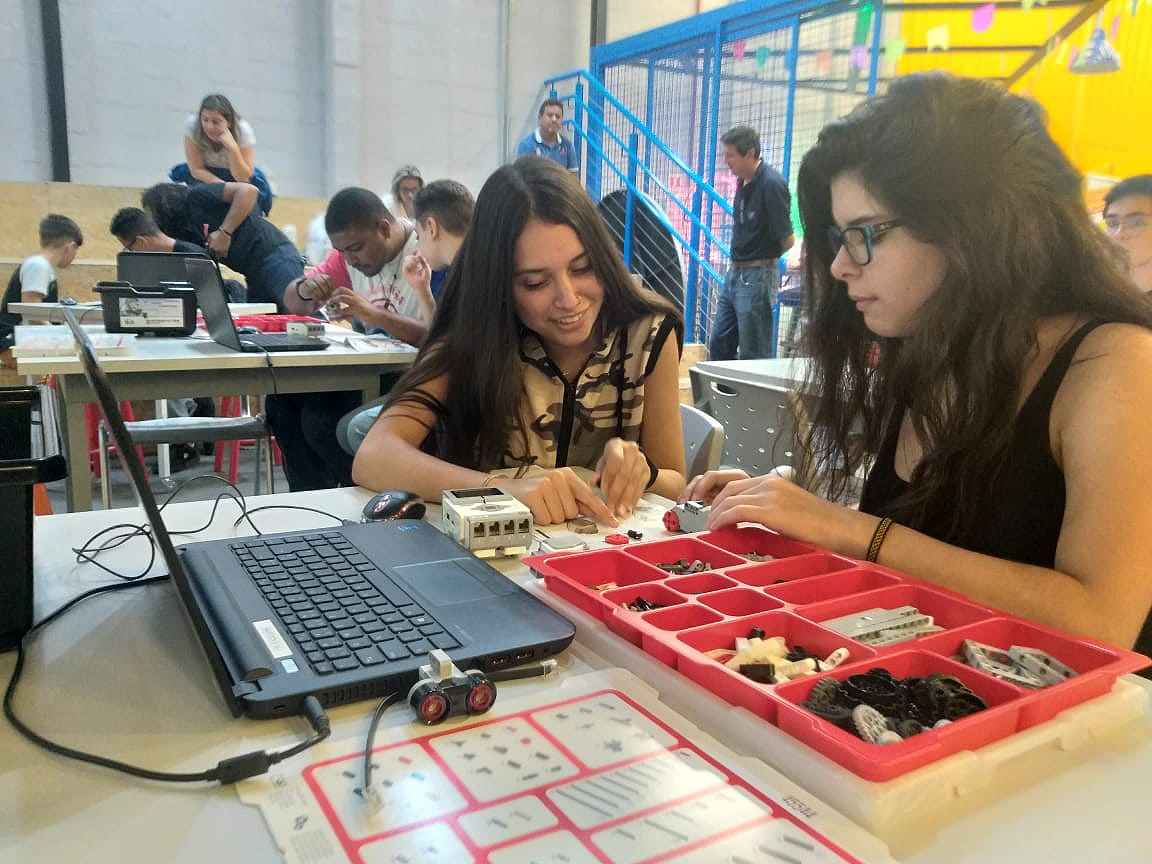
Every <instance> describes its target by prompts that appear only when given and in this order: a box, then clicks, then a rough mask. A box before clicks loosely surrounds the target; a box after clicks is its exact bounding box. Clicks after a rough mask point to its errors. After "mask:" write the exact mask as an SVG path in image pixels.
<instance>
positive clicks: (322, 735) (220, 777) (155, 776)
mask: <svg viewBox="0 0 1152 864" xmlns="http://www.w3.org/2000/svg"><path fill="white" fill-rule="evenodd" d="M168 579H169V577H168V576H166V575H165V576H152V577H150V578H148V579H140V580H139V581H135V582H133V583H132V584H131V585H125V584H122V583H116V582H114V583H112V584H110V585H101V586H98V587H96V588H92V589H90V590H88V591H85V592H84V593H83V594H80V595H78V596H76V597H73V598H72V599H71V600H69V601H68V602H67V603H65V604H64V605H63V606H61V607H60V608H58V609H57V610H56V611H55V612H52V613H51V614H49V615H48V617H46V618H44V620H42V621H40V622H39V623H37V624H35V625H34V626H33V627H32V628H31V629H30V630H29V631H28V632H27V633H25V634H24V636H23V638H21V640H20V642H19V643H18V644H17V646H16V663H15V665H14V666H13V668H12V675H11V677H10V678H9V679H8V687H7V688H6V689H5V691H4V716H5V717H6V718H7V720H8V722H9V723H10V724H12V728H14V729H15V730H16V731H17V732H19V733H20V734H21V735H23V736H24V737H25V738H26V739H28V740H29V741H31V742H32V743H33V744H35V745H37V746H38V747H42V748H44V749H45V750H47V751H48V752H49V753H54V754H56V755H57V756H63V757H65V758H66V759H75V760H77V761H80V762H87V763H89V764H91V765H98V766H100V767H103V768H109V769H111V770H113V771H119V772H121V773H123V774H129V775H131V776H133V777H139V778H141V779H143V780H158V781H160V782H166V783H199V782H204V783H209V782H219V783H221V784H225V783H234V782H236V781H237V780H242V779H245V778H247V777H254V776H256V775H258V774H263V773H265V772H266V771H267V770H268V768H269V767H271V766H272V765H275V764H277V763H279V762H282V761H284V760H285V759H288V758H290V757H292V756H295V755H296V754H298V753H302V752H303V751H305V750H307V749H308V748H310V747H314V746H316V745H317V744H319V743H320V742H321V741H323V740H324V739H326V738H327V737H328V736H329V735H330V734H331V729H330V727H329V725H328V718H327V716H326V715H325V714H324V711H323V709H322V708H321V707H320V703H319V700H318V699H316V697H315V696H309V697H308V698H307V699H305V701H304V714H305V717H306V718H307V720H308V723H309V725H311V726H312V728H313V730H314V731H315V732H316V734H315V735H314V736H312V737H310V738H307V739H305V740H304V741H301V742H300V743H298V744H295V745H293V746H292V747H289V748H287V749H285V750H279V751H273V752H271V753H269V752H268V751H265V750H254V751H252V752H249V753H245V754H243V755H241V756H237V757H233V758H231V759H222V760H221V761H220V762H218V763H217V764H216V766H215V767H214V768H210V769H208V770H206V771H194V772H168V771H154V770H152V769H151V768H141V767H140V766H139V765H133V764H131V763H129V762H121V761H120V760H118V759H111V758H109V757H107V756H99V755H97V754H95V753H87V752H85V751H83V750H77V749H75V748H73V747H67V746H65V745H63V744H59V743H57V742H55V741H53V740H51V739H50V738H45V737H44V736H43V735H41V734H40V733H38V732H35V731H33V730H32V729H31V728H30V727H29V726H27V725H25V723H24V721H22V720H21V719H20V718H19V717H17V716H16V709H15V708H14V707H13V702H14V701H15V698H16V687H17V685H18V684H19V682H20V678H21V675H22V673H23V671H24V658H25V650H26V647H27V645H28V644H29V643H30V642H31V641H32V639H33V637H34V636H35V635H36V634H37V633H39V632H40V631H41V630H42V629H44V628H45V627H46V626H48V625H49V624H51V623H52V622H53V621H55V620H56V619H58V618H60V617H61V616H62V615H63V614H64V613H65V612H68V611H69V610H70V609H72V608H73V607H75V606H76V605H77V604H79V603H81V602H82V601H84V600H87V599H89V598H90V597H95V596H97V595H99V594H105V593H108V592H109V591H118V590H121V589H124V588H130V587H136V586H139V585H156V584H159V583H162V582H167V581H168Z"/></svg>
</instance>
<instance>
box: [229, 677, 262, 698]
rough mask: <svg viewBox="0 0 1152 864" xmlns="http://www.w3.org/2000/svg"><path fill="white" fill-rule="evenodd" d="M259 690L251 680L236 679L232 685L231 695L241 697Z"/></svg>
mask: <svg viewBox="0 0 1152 864" xmlns="http://www.w3.org/2000/svg"><path fill="white" fill-rule="evenodd" d="M259 692H260V688H259V687H258V686H256V684H254V683H253V682H251V681H237V682H236V683H235V684H233V685H232V695H233V696H235V697H236V698H237V699H243V698H244V697H245V696H251V695H252V694H254V693H259Z"/></svg>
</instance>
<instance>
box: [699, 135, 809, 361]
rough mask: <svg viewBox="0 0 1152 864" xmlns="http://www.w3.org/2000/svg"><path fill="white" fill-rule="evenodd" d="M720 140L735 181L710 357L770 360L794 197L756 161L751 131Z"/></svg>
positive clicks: (756, 144)
mask: <svg viewBox="0 0 1152 864" xmlns="http://www.w3.org/2000/svg"><path fill="white" fill-rule="evenodd" d="M720 141H721V142H722V143H723V144H724V163H725V164H726V165H727V166H728V169H729V170H730V171H731V172H732V173H733V174H735V175H736V177H737V178H738V180H737V184H736V196H735V198H734V199H733V201H732V209H733V211H734V213H733V217H732V267H731V268H730V269H729V271H728V275H727V276H726V277H725V279H724V284H723V285H722V286H720V291H719V295H718V298H717V302H716V311H715V314H714V315H713V318H712V332H711V335H710V338H709V340H708V359H709V360H735V359H736V357H737V354H739V357H740V359H741V360H751V359H755V358H758V357H770V356H771V355H772V304H773V303H774V302H775V300H776V290H777V288H778V287H779V278H780V267H779V259H780V256H781V255H783V254H784V253H785V252H787V251H788V250H789V249H791V248H792V244H793V243H795V242H796V238H795V237H794V236H793V234H792V220H791V218H790V217H789V211H790V209H791V204H792V198H791V196H790V195H789V194H788V181H786V180H785V179H784V178H783V177H782V176H781V175H780V174H779V173H778V172H776V171H773V170H772V169H771V168H769V167H768V166H767V165H765V164H764V160H763V159H761V158H760V136H759V134H758V133H757V132H756V130H755V129H753V128H752V127H751V126H736V127H734V128H733V129H730V130H728V131H727V132H725V133H724V135H722V136H721V138H720ZM737 348H739V352H737Z"/></svg>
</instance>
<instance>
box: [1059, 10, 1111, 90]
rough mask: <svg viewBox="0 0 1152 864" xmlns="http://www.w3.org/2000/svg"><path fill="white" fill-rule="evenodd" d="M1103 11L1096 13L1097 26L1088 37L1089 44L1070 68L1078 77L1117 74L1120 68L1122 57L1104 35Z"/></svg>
mask: <svg viewBox="0 0 1152 864" xmlns="http://www.w3.org/2000/svg"><path fill="white" fill-rule="evenodd" d="M1103 14H1104V13H1103V10H1101V11H1100V12H1097V13H1096V26H1095V27H1094V28H1093V29H1092V35H1091V36H1089V37H1088V44H1087V45H1085V46H1084V50H1083V51H1081V52H1080V53H1079V54H1077V55H1076V59H1075V60H1073V61H1072V62H1071V63H1070V64H1069V66H1068V71H1069V72H1075V73H1076V74H1077V75H1099V74H1101V73H1103V72H1115V71H1117V70H1118V69H1119V68H1120V55H1119V54H1117V53H1116V49H1115V48H1113V47H1112V43H1111V42H1109V41H1108V37H1107V35H1106V34H1105V33H1104V26H1103V20H1102V18H1103Z"/></svg>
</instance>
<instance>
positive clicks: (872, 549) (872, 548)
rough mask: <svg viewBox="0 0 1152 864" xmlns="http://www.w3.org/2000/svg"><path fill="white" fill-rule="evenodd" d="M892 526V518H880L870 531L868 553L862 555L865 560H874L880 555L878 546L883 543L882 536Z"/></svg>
mask: <svg viewBox="0 0 1152 864" xmlns="http://www.w3.org/2000/svg"><path fill="white" fill-rule="evenodd" d="M891 527H892V520H891V519H889V518H888V517H887V516H885V517H884V518H883V519H881V520H880V522H879V524H878V525H877V526H876V530H875V531H873V532H872V540H871V542H870V543H869V544H868V554H867V555H865V556H864V560H865V561H873V562H874V561H875V560H876V559H877V558H879V557H880V546H881V545H882V544H883V543H884V538H885V537H887V536H888V529H889V528H891Z"/></svg>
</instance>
